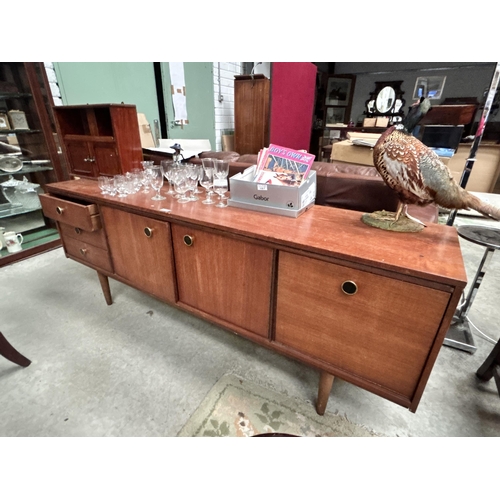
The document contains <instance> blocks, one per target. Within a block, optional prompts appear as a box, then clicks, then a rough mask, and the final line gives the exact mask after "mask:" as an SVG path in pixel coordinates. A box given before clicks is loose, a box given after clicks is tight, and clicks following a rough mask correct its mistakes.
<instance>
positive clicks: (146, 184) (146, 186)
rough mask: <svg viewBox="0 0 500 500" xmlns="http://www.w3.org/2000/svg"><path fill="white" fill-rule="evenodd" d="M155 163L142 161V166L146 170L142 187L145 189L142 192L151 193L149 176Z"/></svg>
mask: <svg viewBox="0 0 500 500" xmlns="http://www.w3.org/2000/svg"><path fill="white" fill-rule="evenodd" d="M154 163H155V162H154V161H141V165H142V168H143V170H144V172H143V178H142V185H143V187H144V189H143V190H142V192H143V193H149V186H150V184H151V182H150V179H149V177H148V175H149V173H148V170H149V168H150V167H152V166H154Z"/></svg>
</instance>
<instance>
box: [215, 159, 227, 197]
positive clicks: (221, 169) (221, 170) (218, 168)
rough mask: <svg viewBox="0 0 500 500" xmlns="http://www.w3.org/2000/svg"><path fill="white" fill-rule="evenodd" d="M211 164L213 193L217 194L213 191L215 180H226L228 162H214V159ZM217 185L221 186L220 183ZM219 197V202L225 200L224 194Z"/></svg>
mask: <svg viewBox="0 0 500 500" xmlns="http://www.w3.org/2000/svg"><path fill="white" fill-rule="evenodd" d="M213 162H214V191H215V192H217V191H216V190H215V185H216V181H217V179H227V176H228V175H229V162H228V161H227V160H216V159H214V160H213ZM226 184H227V183H226ZM219 185H222V183H219ZM226 191H227V189H226ZM219 196H220V199H221V200H222V199H225V198H226V196H224V193H223V194H222V195H219ZM219 204H220V203H219Z"/></svg>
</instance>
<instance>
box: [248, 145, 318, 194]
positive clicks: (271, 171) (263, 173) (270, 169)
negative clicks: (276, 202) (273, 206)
mask: <svg viewBox="0 0 500 500" xmlns="http://www.w3.org/2000/svg"><path fill="white" fill-rule="evenodd" d="M314 158H315V156H314V155H313V154H310V153H306V152H305V151H297V150H295V149H290V148H285V147H282V146H277V145H276V144H270V145H269V147H268V148H264V149H263V150H261V151H260V153H259V157H258V163H257V169H256V176H255V182H258V183H260V184H274V185H278V186H289V187H293V186H295V187H297V186H300V184H301V183H302V181H303V180H304V179H306V178H307V175H308V174H309V171H310V170H311V166H312V164H313V161H314Z"/></svg>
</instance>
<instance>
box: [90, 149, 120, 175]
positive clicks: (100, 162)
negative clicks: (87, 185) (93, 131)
mask: <svg viewBox="0 0 500 500" xmlns="http://www.w3.org/2000/svg"><path fill="white" fill-rule="evenodd" d="M93 149H94V156H93V157H94V158H95V165H96V170H97V172H96V175H117V174H120V173H121V167H120V158H119V156H118V153H117V151H116V147H115V146H114V144H107V143H105V142H104V143H100V142H96V143H94V145H93Z"/></svg>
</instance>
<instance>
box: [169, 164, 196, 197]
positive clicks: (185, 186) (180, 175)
mask: <svg viewBox="0 0 500 500" xmlns="http://www.w3.org/2000/svg"><path fill="white" fill-rule="evenodd" d="M172 181H173V183H174V189H175V192H176V193H179V195H180V196H179V198H177V201H178V202H179V203H188V202H190V201H191V200H190V199H189V198H188V197H187V196H186V192H187V191H189V182H188V178H187V172H186V169H185V168H181V167H178V168H174V169H173V171H172Z"/></svg>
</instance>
